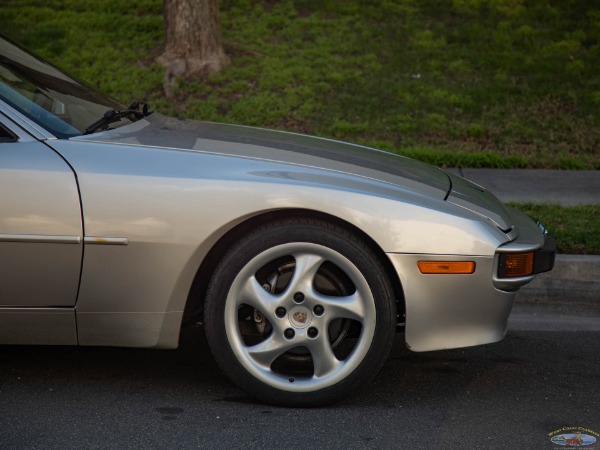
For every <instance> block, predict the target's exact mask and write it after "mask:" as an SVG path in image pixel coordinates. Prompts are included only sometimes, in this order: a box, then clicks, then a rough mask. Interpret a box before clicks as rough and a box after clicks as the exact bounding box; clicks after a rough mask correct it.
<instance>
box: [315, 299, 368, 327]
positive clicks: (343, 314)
mask: <svg viewBox="0 0 600 450" xmlns="http://www.w3.org/2000/svg"><path fill="white" fill-rule="evenodd" d="M315 300H316V302H317V303H319V304H320V305H321V306H322V307H323V308H324V309H325V316H326V317H327V319H328V321H332V320H334V319H351V320H356V321H358V322H360V323H363V321H364V320H365V308H364V301H363V298H362V297H361V295H360V294H359V293H358V292H355V293H354V294H352V295H349V296H347V297H328V296H324V295H316V296H315Z"/></svg>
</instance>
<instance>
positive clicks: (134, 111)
mask: <svg viewBox="0 0 600 450" xmlns="http://www.w3.org/2000/svg"><path fill="white" fill-rule="evenodd" d="M140 105H143V106H142V109H141V111H140ZM150 114H152V111H150V109H149V108H148V104H147V103H140V102H137V101H136V102H133V103H132V104H131V105H129V107H128V108H127V109H123V110H121V111H118V110H116V109H109V110H108V111H106V112H105V113H104V115H103V116H102V117H101V118H100V119H99V120H97V121H96V122H94V123H93V124H91V125H90V126H89V127H87V128H86V129H85V131H84V132H83V134H90V133H93V132H94V131H98V130H100V129H102V130H106V129H107V128H108V126H109V125H110V124H111V123H113V122H117V121H119V120H121V119H122V118H123V117H126V118H127V119H129V120H131V121H132V122H135V121H136V120H140V119H142V118H144V117H146V116H149V115H150Z"/></svg>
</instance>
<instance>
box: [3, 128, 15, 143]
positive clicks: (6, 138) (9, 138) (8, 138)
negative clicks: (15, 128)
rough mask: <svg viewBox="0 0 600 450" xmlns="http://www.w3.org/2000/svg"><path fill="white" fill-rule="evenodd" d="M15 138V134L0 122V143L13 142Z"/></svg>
mask: <svg viewBox="0 0 600 450" xmlns="http://www.w3.org/2000/svg"><path fill="white" fill-rule="evenodd" d="M16 140H17V136H15V135H14V134H13V133H11V132H10V130H8V129H7V128H5V127H4V125H2V124H1V123H0V144H2V143H3V142H15V141H16Z"/></svg>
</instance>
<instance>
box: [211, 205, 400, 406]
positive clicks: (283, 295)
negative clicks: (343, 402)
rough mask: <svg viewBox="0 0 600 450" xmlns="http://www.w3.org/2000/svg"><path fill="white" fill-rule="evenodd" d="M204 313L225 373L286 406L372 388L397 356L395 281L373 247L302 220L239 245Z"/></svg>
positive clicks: (215, 281)
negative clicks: (387, 363)
mask: <svg viewBox="0 0 600 450" xmlns="http://www.w3.org/2000/svg"><path fill="white" fill-rule="evenodd" d="M282 308H283V309H282ZM204 311H205V324H206V335H207V339H208V344H209V346H210V349H211V351H212V353H213V355H214V357H215V360H216V361H217V363H218V364H219V366H220V367H221V369H222V370H223V372H224V373H225V374H226V375H227V376H228V377H229V378H230V379H231V380H232V381H233V382H234V383H236V384H237V385H238V386H240V387H241V388H242V389H244V390H245V391H247V392H248V393H249V394H251V395H252V396H254V397H256V398H257V399H259V400H261V401H264V402H267V403H271V404H277V405H284V406H319V405H324V404H327V403H331V402H334V401H336V400H339V399H341V398H343V397H346V396H347V395H348V393H349V392H351V391H352V390H354V389H355V388H357V387H359V386H364V385H366V384H367V383H368V382H369V381H370V380H371V379H372V377H373V376H375V374H376V373H377V372H378V371H379V369H380V368H381V366H382V365H383V364H384V362H385V360H386V358H387V356H388V354H389V351H390V348H391V346H392V342H393V337H394V332H395V323H396V320H395V319H396V308H395V300H394V293H393V288H392V285H391V283H390V281H389V279H388V277H387V275H386V271H385V270H384V267H383V266H382V264H381V262H380V261H379V260H378V258H377V256H376V254H375V253H374V252H373V250H372V249H371V248H370V247H369V245H368V244H367V243H365V242H363V241H362V240H361V239H359V238H358V237H357V236H355V235H354V234H353V233H351V232H349V231H347V230H346V229H344V228H342V227H340V226H337V225H334V224H331V223H329V222H326V221H322V220H315V219H308V218H299V217H295V218H290V219H285V220H279V221H277V222H273V223H270V224H267V225H263V226H261V227H260V228H257V229H255V230H253V231H251V232H250V233H248V234H247V235H245V236H243V237H242V238H241V239H239V240H238V241H237V242H235V243H234V244H233V245H232V247H231V248H230V249H229V250H228V251H227V252H226V253H225V254H224V255H223V257H222V259H221V261H220V262H219V264H218V265H217V267H216V269H215V271H214V273H213V276H212V278H211V281H210V283H209V287H208V291H207V295H206V300H205V309H204Z"/></svg>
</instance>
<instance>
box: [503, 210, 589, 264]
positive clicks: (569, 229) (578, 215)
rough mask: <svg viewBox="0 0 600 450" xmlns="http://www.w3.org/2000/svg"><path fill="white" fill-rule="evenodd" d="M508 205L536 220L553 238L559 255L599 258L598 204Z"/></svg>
mask: <svg viewBox="0 0 600 450" xmlns="http://www.w3.org/2000/svg"><path fill="white" fill-rule="evenodd" d="M511 205H512V206H514V207H516V208H518V209H520V210H521V211H523V212H524V213H526V214H529V215H530V216H531V217H533V218H535V219H536V220H539V221H540V222H541V223H542V224H543V225H544V226H545V227H546V228H547V229H548V233H549V234H550V235H551V236H553V237H554V238H556V243H557V246H558V252H559V253H567V254H588V255H600V220H599V218H600V205H586V206H573V207H568V208H567V207H561V206H557V205H537V204H533V203H513V204H511Z"/></svg>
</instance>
